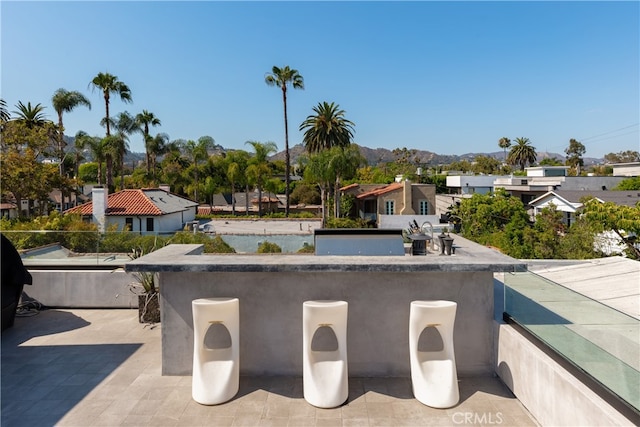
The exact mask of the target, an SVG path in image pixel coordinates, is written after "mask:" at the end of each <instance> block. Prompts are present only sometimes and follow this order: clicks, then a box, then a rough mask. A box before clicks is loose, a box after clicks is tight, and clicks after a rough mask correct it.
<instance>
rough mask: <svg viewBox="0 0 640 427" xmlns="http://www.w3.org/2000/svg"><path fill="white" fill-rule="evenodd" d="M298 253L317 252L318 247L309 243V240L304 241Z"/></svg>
mask: <svg viewBox="0 0 640 427" xmlns="http://www.w3.org/2000/svg"><path fill="white" fill-rule="evenodd" d="M298 253H299V254H315V253H316V247H315V246H313V245H310V244H308V243H307V242H304V245H303V246H302V247H301V248H300V249H298Z"/></svg>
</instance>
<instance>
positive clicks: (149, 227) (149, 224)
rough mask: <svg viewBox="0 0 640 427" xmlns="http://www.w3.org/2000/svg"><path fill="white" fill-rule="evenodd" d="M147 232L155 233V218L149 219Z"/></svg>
mask: <svg viewBox="0 0 640 427" xmlns="http://www.w3.org/2000/svg"><path fill="white" fill-rule="evenodd" d="M147 231H153V218H147Z"/></svg>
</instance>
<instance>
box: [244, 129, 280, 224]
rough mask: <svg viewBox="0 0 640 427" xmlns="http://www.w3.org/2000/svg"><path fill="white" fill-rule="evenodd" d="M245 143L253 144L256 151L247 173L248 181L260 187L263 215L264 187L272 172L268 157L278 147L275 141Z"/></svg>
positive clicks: (260, 212)
mask: <svg viewBox="0 0 640 427" xmlns="http://www.w3.org/2000/svg"><path fill="white" fill-rule="evenodd" d="M245 144H249V145H251V146H252V147H253V151H255V154H254V155H253V157H251V159H249V166H248V167H247V170H246V171H245V173H246V175H247V179H248V181H249V182H250V183H252V184H254V185H255V186H256V187H257V188H258V216H262V189H263V188H264V186H265V183H266V182H267V181H268V180H269V178H271V174H272V170H271V168H270V167H269V160H268V158H269V155H271V154H273V153H275V152H276V150H277V149H278V147H277V146H276V143H275V142H265V143H262V142H258V141H247V142H246V143H245Z"/></svg>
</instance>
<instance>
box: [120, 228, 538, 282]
mask: <svg viewBox="0 0 640 427" xmlns="http://www.w3.org/2000/svg"><path fill="white" fill-rule="evenodd" d="M455 244H456V254H455V255H451V256H446V255H439V254H435V253H429V254H428V255H426V256H410V255H407V256H330V255H327V256H324V255H323V256H316V255H309V254H286V255H281V254H204V253H203V245H198V244H190V245H169V246H166V247H164V248H162V249H160V250H157V251H155V252H152V253H150V254H148V255H145V256H143V257H141V258H138V259H135V260H132V261H130V262H128V263H127V264H125V267H124V269H125V271H127V272H136V271H149V272H354V271H355V272H406V273H411V272H426V271H440V272H476V271H478V272H480V271H484V272H518V271H527V264H526V263H524V262H522V261H519V260H516V259H514V258H511V257H508V256H506V255H503V254H501V253H499V252H497V251H495V250H493V249H490V248H486V247H484V246H481V245H478V244H477V243H474V242H471V241H470V240H467V239H464V238H462V237H459V236H455Z"/></svg>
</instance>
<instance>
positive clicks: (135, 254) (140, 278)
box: [129, 248, 160, 323]
mask: <svg viewBox="0 0 640 427" xmlns="http://www.w3.org/2000/svg"><path fill="white" fill-rule="evenodd" d="M143 255H144V250H142V249H140V248H138V249H134V250H133V251H132V252H131V254H129V258H131V259H136V258H140V257H141V256H143ZM132 275H133V277H135V278H136V281H135V282H132V283H130V284H129V289H130V290H131V292H133V293H134V294H137V295H138V319H139V320H140V323H159V322H160V292H159V289H158V285H157V280H156V274H155V273H151V272H137V273H132Z"/></svg>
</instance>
